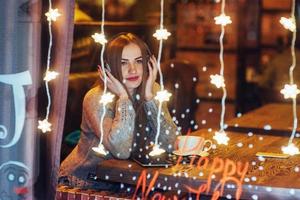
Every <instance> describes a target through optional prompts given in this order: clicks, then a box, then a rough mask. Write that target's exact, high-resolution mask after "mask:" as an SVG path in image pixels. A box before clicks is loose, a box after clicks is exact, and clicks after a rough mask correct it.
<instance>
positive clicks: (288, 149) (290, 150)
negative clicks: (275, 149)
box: [281, 143, 300, 156]
mask: <svg viewBox="0 0 300 200" xmlns="http://www.w3.org/2000/svg"><path fill="white" fill-rule="evenodd" d="M281 150H282V152H283V153H284V154H289V155H291V156H293V155H296V154H300V152H299V148H298V147H296V146H295V144H293V143H291V144H289V145H288V146H283V147H281Z"/></svg>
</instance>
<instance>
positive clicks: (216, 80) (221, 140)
mask: <svg viewBox="0 0 300 200" xmlns="http://www.w3.org/2000/svg"><path fill="white" fill-rule="evenodd" d="M214 19H215V24H217V25H221V34H220V37H219V43H220V53H219V59H220V65H221V67H220V74H215V75H210V78H211V81H210V82H211V83H212V84H213V85H215V86H216V87H217V88H222V90H223V96H222V100H221V105H222V110H221V119H220V130H219V131H216V132H215V135H214V137H213V138H214V139H215V140H216V141H217V143H218V144H225V145H227V144H228V141H229V137H228V136H227V134H226V132H225V131H224V117H225V109H226V107H225V100H226V96H227V91H226V85H225V79H224V55H223V53H224V45H223V38H224V34H225V26H226V25H228V24H231V23H232V21H231V19H230V17H229V16H226V14H225V0H222V2H221V14H220V15H219V16H217V17H215V18H214Z"/></svg>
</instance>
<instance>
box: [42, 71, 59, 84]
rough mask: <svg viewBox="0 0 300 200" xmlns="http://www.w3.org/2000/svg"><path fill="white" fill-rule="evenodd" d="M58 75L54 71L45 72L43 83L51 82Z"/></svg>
mask: <svg viewBox="0 0 300 200" xmlns="http://www.w3.org/2000/svg"><path fill="white" fill-rule="evenodd" d="M58 74H59V73H57V72H55V71H47V73H46V76H45V77H44V81H48V82H49V81H51V80H53V79H55V78H56V77H57V75H58Z"/></svg>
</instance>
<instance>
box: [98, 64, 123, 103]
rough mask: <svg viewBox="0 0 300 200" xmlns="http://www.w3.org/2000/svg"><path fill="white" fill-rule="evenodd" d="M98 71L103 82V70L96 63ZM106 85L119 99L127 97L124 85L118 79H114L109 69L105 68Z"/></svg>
mask: <svg viewBox="0 0 300 200" xmlns="http://www.w3.org/2000/svg"><path fill="white" fill-rule="evenodd" d="M98 73H99V77H100V78H101V80H102V81H103V82H104V72H103V71H102V69H101V67H100V66H99V65H98ZM105 73H106V80H107V87H108V89H109V90H110V91H111V92H112V93H114V94H115V95H117V96H118V97H119V98H120V99H128V94H127V92H126V90H125V88H124V86H123V85H122V84H121V83H120V81H119V80H118V79H116V78H115V77H114V76H113V75H112V74H111V73H110V72H109V71H107V70H105Z"/></svg>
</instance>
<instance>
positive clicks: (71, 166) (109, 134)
mask: <svg viewBox="0 0 300 200" xmlns="http://www.w3.org/2000/svg"><path fill="white" fill-rule="evenodd" d="M104 60H105V63H106V66H107V65H108V66H109V68H110V72H109V70H107V71H106V74H107V87H108V90H109V91H110V92H112V93H114V94H115V95H116V97H115V102H113V103H109V104H108V105H107V106H106V107H107V110H106V113H105V117H104V122H103V131H104V132H103V145H104V147H105V149H106V150H107V151H109V154H108V155H106V156H101V155H97V153H95V152H94V151H93V150H92V148H93V147H96V146H97V145H98V143H99V137H100V134H101V133H100V130H101V129H100V119H101V116H102V113H103V106H102V104H100V103H99V100H100V98H101V95H102V93H103V83H102V81H100V82H99V83H100V84H98V85H97V86H96V87H94V88H92V89H91V90H89V91H88V92H87V94H86V95H85V97H84V100H83V114H82V123H81V130H82V131H81V136H80V140H79V142H78V145H77V146H76V147H75V149H74V150H73V151H72V152H71V154H70V155H69V156H68V157H67V158H66V159H65V160H64V161H63V162H62V164H61V167H60V171H59V183H60V184H63V185H69V186H73V187H81V188H98V189H107V188H109V187H110V185H108V184H106V183H104V182H92V181H90V180H89V179H87V177H88V174H89V173H92V174H95V172H96V166H97V165H98V164H99V163H100V162H101V161H102V160H104V159H109V158H112V157H115V158H118V159H128V158H129V157H130V156H131V155H133V154H136V153H140V152H142V151H143V149H151V148H152V147H151V144H153V142H154V139H155V134H156V127H157V121H156V120H157V113H158V102H157V101H156V100H154V95H155V94H156V92H157V91H158V90H159V89H160V86H159V85H158V84H157V83H156V82H155V79H156V76H157V62H156V59H155V57H154V56H153V55H151V54H150V51H149V49H148V46H147V45H146V44H145V43H144V42H143V41H142V40H141V39H140V38H138V37H137V36H136V35H134V34H131V33H122V34H119V35H117V36H116V37H114V38H113V39H111V40H110V41H109V42H108V44H107V47H106V50H105V55H104ZM107 68H108V67H107ZM98 71H99V75H100V78H101V79H102V80H103V75H104V74H103V72H102V71H101V70H98ZM178 134H179V132H177V127H176V125H175V124H174V123H173V121H172V118H171V116H170V114H169V111H168V109H167V105H166V104H165V103H164V104H163V107H162V115H161V130H160V136H159V139H158V141H159V144H160V148H163V149H165V150H166V151H167V152H172V150H173V145H174V143H175V140H176V135H178ZM148 152H149V151H148Z"/></svg>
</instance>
